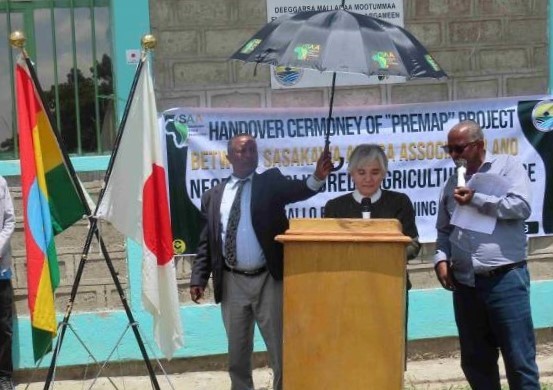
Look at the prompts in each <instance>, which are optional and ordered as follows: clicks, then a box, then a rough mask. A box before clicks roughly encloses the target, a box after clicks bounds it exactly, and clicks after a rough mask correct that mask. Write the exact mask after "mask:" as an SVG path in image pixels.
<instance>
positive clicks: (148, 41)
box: [10, 31, 159, 390]
mask: <svg viewBox="0 0 553 390" xmlns="http://www.w3.org/2000/svg"><path fill="white" fill-rule="evenodd" d="M147 37H148V36H145V37H144V38H143V44H142V46H143V48H144V49H143V51H142V57H141V60H140V62H139V64H138V67H137V69H136V73H135V76H134V79H133V83H132V85H131V91H130V93H129V99H128V100H127V104H126V106H125V110H124V114H123V118H122V120H121V124H120V126H119V131H118V134H117V137H116V139H115V145H114V150H113V152H112V156H111V158H110V162H109V164H108V169H107V170H106V175H105V178H104V183H107V180H108V179H109V176H110V174H111V170H112V168H113V162H114V160H115V155H116V153H117V149H118V148H119V144H120V141H121V137H122V130H123V129H124V125H125V123H126V120H127V117H128V113H129V109H130V104H131V101H132V96H133V95H134V92H135V90H136V85H137V83H138V78H139V76H140V72H141V71H142V66H143V64H144V61H145V59H146V50H150V49H152V48H153V47H155V38H153V37H152V36H149V37H151V38H147ZM10 43H11V44H12V46H13V47H17V48H19V49H20V50H21V53H22V55H23V58H24V59H25V63H26V65H27V69H28V71H29V75H30V76H31V79H32V81H33V84H34V85H35V88H36V91H37V93H38V95H39V96H38V98H39V100H40V102H41V104H42V107H43V110H44V112H46V115H47V116H48V120H49V122H50V125H51V127H52V131H53V133H54V135H55V137H56V140H57V143H58V146H59V148H60V151H61V154H62V158H63V160H64V163H65V166H66V168H67V170H68V172H69V175H70V177H71V179H72V181H73V186H74V187H75V189H76V191H77V194H78V196H79V199H80V201H81V203H82V205H83V207H84V208H85V210H86V212H87V217H88V219H89V222H90V228H89V230H88V235H87V238H86V241H85V246H84V248H83V253H82V255H81V260H80V262H79V267H78V269H77V273H76V275H75V280H74V282H73V286H72V289H71V294H70V298H69V302H68V303H67V306H66V310H65V315H64V318H63V321H62V322H61V323H60V334H59V335H58V338H57V340H56V346H55V348H54V350H53V352H52V361H51V363H50V368H49V370H48V375H47V377H46V381H45V384H44V389H45V390H47V389H48V388H49V387H50V383H51V382H52V379H53V377H54V372H55V368H56V363H57V357H58V355H59V352H60V350H61V345H62V343H63V339H64V336H65V331H66V328H67V326H68V324H69V318H70V316H71V312H72V309H73V303H74V302H75V298H76V296H77V291H78V286H79V284H80V280H81V277H82V274H83V271H84V266H85V263H86V260H87V258H88V253H89V250H90V245H91V243H92V238H93V236H96V237H97V239H98V241H99V243H100V249H101V251H102V254H103V256H104V258H105V260H106V264H107V266H108V269H109V271H110V274H111V276H112V279H113V282H114V284H115V286H116V289H117V292H118V293H119V297H120V298H121V302H122V304H123V308H124V310H125V312H126V314H127V317H128V319H129V323H130V324H131V327H132V329H133V332H134V334H135V337H136V339H137V342H138V346H139V348H140V351H141V353H142V357H143V359H144V362H145V364H146V367H147V369H148V373H149V375H150V379H151V381H152V384H153V385H154V388H155V389H158V390H159V384H158V382H157V377H156V375H155V372H154V370H153V367H152V365H151V363H150V359H149V357H148V353H147V351H146V348H145V347H144V342H143V341H142V337H141V335H140V332H139V331H138V323H137V322H136V321H135V319H134V316H133V314H132V311H131V309H130V307H129V304H128V301H127V298H126V296H125V292H124V290H123V287H122V286H121V282H120V281H119V278H118V277H117V271H116V270H115V268H114V266H113V262H112V260H111V257H110V256H109V253H108V251H107V248H106V246H105V243H104V241H103V239H102V237H101V236H100V234H99V232H98V225H97V219H96V218H95V217H94V216H92V215H91V209H90V206H89V205H88V202H87V201H86V198H85V196H84V192H83V189H82V187H81V185H80V183H79V180H78V178H77V175H76V172H75V169H74V167H73V164H72V163H71V160H70V158H69V154H68V153H67V149H66V148H65V144H64V143H63V140H62V138H61V135H60V133H59V131H58V129H57V127H56V122H54V121H53V118H52V115H51V113H50V111H49V110H47V109H46V105H45V98H44V92H43V90H42V87H41V85H40V82H39V80H38V77H37V74H36V71H35V69H34V66H33V64H32V62H31V60H30V58H29V56H28V55H27V52H26V50H25V36H24V35H23V34H22V33H20V32H18V31H15V32H14V33H12V34H11V35H10ZM104 191H105V185H104V187H103V188H102V190H101V191H100V197H99V200H98V203H97V205H98V204H100V200H101V199H102V197H103V193H104ZM96 208H97V206H96Z"/></svg>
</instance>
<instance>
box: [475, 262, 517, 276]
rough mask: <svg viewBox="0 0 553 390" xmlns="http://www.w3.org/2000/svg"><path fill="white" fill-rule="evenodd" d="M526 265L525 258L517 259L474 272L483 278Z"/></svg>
mask: <svg viewBox="0 0 553 390" xmlns="http://www.w3.org/2000/svg"><path fill="white" fill-rule="evenodd" d="M525 265H526V260H523V261H518V262H516V263H511V264H505V265H500V266H499V267H495V268H492V269H489V270H486V271H481V272H478V273H477V274H476V276H481V277H484V278H491V277H494V276H497V275H503V274H506V273H507V272H509V271H510V270H513V269H515V268H522V267H524V266H525Z"/></svg>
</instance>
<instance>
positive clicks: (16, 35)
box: [10, 31, 27, 49]
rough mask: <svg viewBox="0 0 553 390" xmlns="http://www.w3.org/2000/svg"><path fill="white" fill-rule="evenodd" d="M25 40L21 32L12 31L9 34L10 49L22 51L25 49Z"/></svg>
mask: <svg viewBox="0 0 553 390" xmlns="http://www.w3.org/2000/svg"><path fill="white" fill-rule="evenodd" d="M26 40H27V38H25V34H23V33H22V32H21V31H14V32H12V33H11V34H10V45H12V47H15V48H18V49H23V48H24V47H25V41H26Z"/></svg>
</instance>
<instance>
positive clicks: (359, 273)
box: [282, 220, 406, 390]
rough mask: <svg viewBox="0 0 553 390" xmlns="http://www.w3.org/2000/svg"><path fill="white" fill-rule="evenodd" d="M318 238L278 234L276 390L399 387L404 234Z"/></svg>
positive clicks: (401, 378)
mask: <svg viewBox="0 0 553 390" xmlns="http://www.w3.org/2000/svg"><path fill="white" fill-rule="evenodd" d="M322 221H324V220H322ZM323 236H324V234H323V235H318V236H317V238H313V237H312V236H311V237H310V238H308V239H307V240H299V241H298V240H294V239H293V238H292V239H291V240H290V241H287V240H286V239H283V240H282V241H283V242H284V245H285V247H284V251H285V256H284V258H285V267H284V340H283V341H284V345H283V348H284V350H283V353H284V358H283V364H284V371H283V372H284V374H283V384H284V389H285V390H296V389H301V390H311V389H313V390H315V389H317V390H323V389H375V390H381V389H386V390H394V389H397V390H399V389H402V388H403V370H404V353H405V303H406V302H405V299H406V293H405V283H406V282H405V240H398V241H397V242H394V240H393V239H392V240H384V241H381V240H379V239H378V238H376V239H375V240H374V241H371V238H370V237H368V238H367V239H366V240H364V241H363V240H357V239H351V240H350V241H346V240H338V241H333V239H332V238H331V239H330V240H327V238H328V237H327V238H325V237H323Z"/></svg>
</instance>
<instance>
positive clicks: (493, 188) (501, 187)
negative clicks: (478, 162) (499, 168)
mask: <svg viewBox="0 0 553 390" xmlns="http://www.w3.org/2000/svg"><path fill="white" fill-rule="evenodd" d="M467 187H469V188H472V189H473V190H475V191H476V192H478V193H480V194H486V195H492V196H504V195H505V194H507V191H508V190H509V187H510V185H509V182H508V181H507V180H505V179H504V178H503V177H502V176H499V175H496V174H493V173H475V174H474V175H473V176H472V177H471V179H470V180H469V181H468V183H467ZM496 223H497V218H496V217H494V216H491V215H486V214H482V213H480V212H479V211H478V209H476V208H475V207H472V206H460V205H457V207H455V210H454V211H453V215H452V216H451V224H452V225H455V226H458V227H460V228H463V229H468V230H472V231H475V232H479V233H486V234H491V233H492V232H493V230H494V229H495V224H496Z"/></svg>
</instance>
